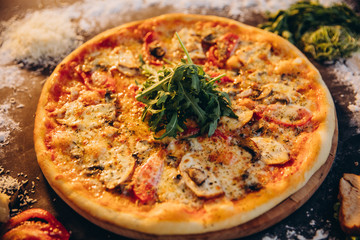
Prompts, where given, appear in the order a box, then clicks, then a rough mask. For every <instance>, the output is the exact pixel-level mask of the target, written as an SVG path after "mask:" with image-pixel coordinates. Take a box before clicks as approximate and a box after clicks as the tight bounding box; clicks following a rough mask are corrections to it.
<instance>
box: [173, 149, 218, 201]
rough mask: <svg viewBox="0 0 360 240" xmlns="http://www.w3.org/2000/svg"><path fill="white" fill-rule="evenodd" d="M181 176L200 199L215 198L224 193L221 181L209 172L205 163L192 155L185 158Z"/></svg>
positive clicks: (181, 165) (181, 166) (182, 162)
mask: <svg viewBox="0 0 360 240" xmlns="http://www.w3.org/2000/svg"><path fill="white" fill-rule="evenodd" d="M179 169H180V174H181V176H182V177H183V179H184V181H185V184H186V186H188V187H189V188H190V189H191V190H192V191H193V192H194V193H195V194H196V196H198V197H204V198H213V197H216V196H219V195H222V194H223V193H224V191H223V190H222V187H221V185H220V181H219V180H218V179H217V178H216V176H215V175H214V173H212V172H211V171H210V170H209V167H208V166H207V164H206V163H205V161H201V160H199V159H198V158H197V156H194V155H193V154H192V153H187V154H185V155H184V156H183V158H182V159H181V163H180V168H179Z"/></svg>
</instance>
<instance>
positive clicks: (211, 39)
mask: <svg viewBox="0 0 360 240" xmlns="http://www.w3.org/2000/svg"><path fill="white" fill-rule="evenodd" d="M215 39H216V37H215V35H214V34H212V33H210V34H208V35H206V36H205V37H203V38H202V39H201V46H202V49H203V50H204V52H207V51H208V50H209V48H210V47H211V46H212V45H214V44H215V43H216V42H215Z"/></svg>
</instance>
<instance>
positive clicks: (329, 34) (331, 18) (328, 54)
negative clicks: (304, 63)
mask: <svg viewBox="0 0 360 240" xmlns="http://www.w3.org/2000/svg"><path fill="white" fill-rule="evenodd" d="M260 27H261V28H263V29H265V30H268V31H270V32H274V33H276V34H278V35H280V36H282V37H284V38H286V39H288V40H289V41H290V42H292V43H293V44H295V45H296V46H297V47H299V48H300V49H301V50H302V51H304V52H307V53H309V54H311V55H312V57H313V58H314V59H315V60H317V61H326V60H336V59H339V58H341V57H349V56H350V55H351V53H352V52H354V51H357V50H358V49H359V48H360V40H359V35H360V16H358V15H357V14H356V13H355V12H354V11H352V10H351V9H350V8H349V7H348V6H347V5H345V4H336V5H333V6H331V7H324V6H322V5H321V4H319V3H318V1H299V2H297V3H295V4H292V5H291V6H290V8H289V9H287V10H280V11H278V12H276V13H275V14H270V15H269V16H268V20H267V22H265V23H263V24H261V25H260Z"/></svg>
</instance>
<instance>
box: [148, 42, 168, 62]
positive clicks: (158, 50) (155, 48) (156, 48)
mask: <svg viewBox="0 0 360 240" xmlns="http://www.w3.org/2000/svg"><path fill="white" fill-rule="evenodd" d="M149 51H150V54H151V55H153V56H154V57H156V58H158V59H161V58H162V57H164V56H165V53H166V51H165V49H164V48H162V47H161V46H160V45H159V44H154V45H151V46H149Z"/></svg>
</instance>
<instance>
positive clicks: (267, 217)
mask: <svg viewBox="0 0 360 240" xmlns="http://www.w3.org/2000/svg"><path fill="white" fill-rule="evenodd" d="M335 121H336V124H335V131H334V135H333V139H332V145H331V150H330V154H329V156H328V158H327V160H326V162H325V164H324V165H323V166H322V167H321V168H320V169H319V170H318V171H316V172H315V174H314V175H313V176H312V177H311V178H310V179H309V181H308V182H307V183H306V185H305V186H304V187H302V188H301V189H300V190H298V191H297V192H296V193H294V194H293V195H291V196H290V197H288V198H287V199H285V200H284V201H283V202H281V203H280V204H279V205H277V206H276V207H274V208H272V209H271V210H269V211H267V212H266V213H264V214H262V215H261V216H259V217H257V218H255V219H253V220H251V221H249V222H246V223H244V224H241V225H239V226H236V227H233V228H229V229H224V230H220V231H215V232H209V233H202V234H190V235H152V234H146V233H141V232H137V231H133V230H129V229H125V228H123V229H121V230H120V229H119V228H118V227H117V229H116V230H117V231H116V232H117V233H120V234H121V235H124V236H127V237H130V238H135V239H159V240H185V239H186V240H188V239H193V240H200V239H206V240H218V239H235V238H241V237H246V236H249V235H252V234H255V233H258V232H260V231H262V230H264V229H266V228H269V227H271V226H273V225H275V224H276V223H278V222H280V221H281V220H283V219H285V218H286V217H288V216H289V215H290V214H292V213H293V212H295V211H296V210H297V209H298V208H300V207H301V206H302V205H303V204H304V203H305V202H306V201H307V200H309V198H310V197H311V196H312V195H313V194H314V193H315V191H316V190H317V189H318V188H319V187H320V185H321V184H322V182H323V181H324V180H325V178H326V176H327V174H328V173H329V171H330V168H331V166H332V163H333V162H334V159H335V155H336V149H337V144H338V133H339V132H338V122H337V118H336V119H335Z"/></svg>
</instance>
